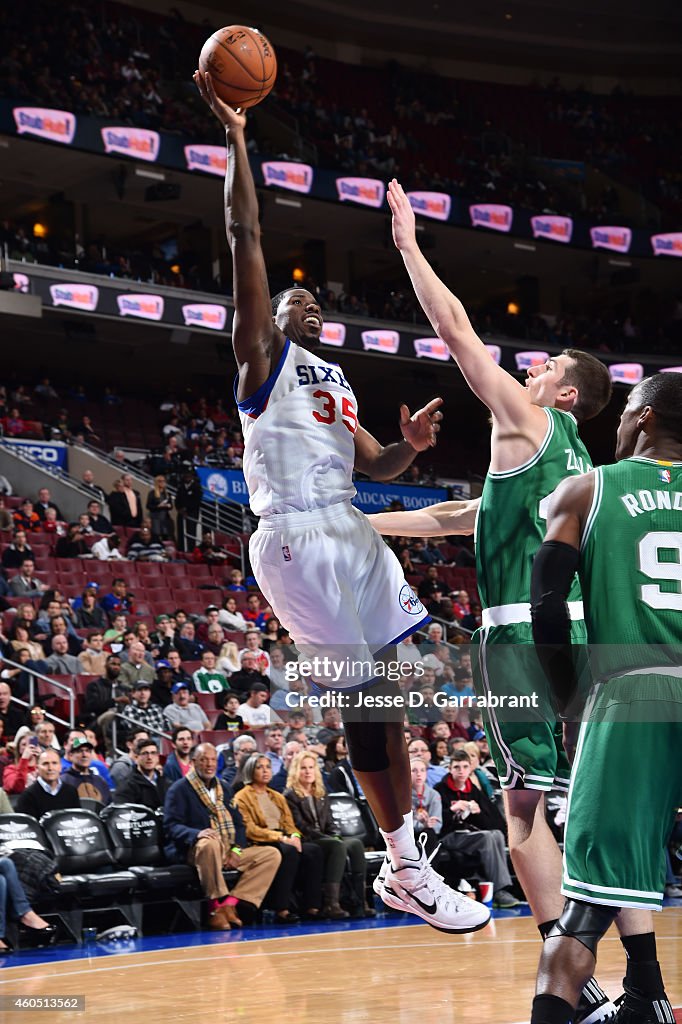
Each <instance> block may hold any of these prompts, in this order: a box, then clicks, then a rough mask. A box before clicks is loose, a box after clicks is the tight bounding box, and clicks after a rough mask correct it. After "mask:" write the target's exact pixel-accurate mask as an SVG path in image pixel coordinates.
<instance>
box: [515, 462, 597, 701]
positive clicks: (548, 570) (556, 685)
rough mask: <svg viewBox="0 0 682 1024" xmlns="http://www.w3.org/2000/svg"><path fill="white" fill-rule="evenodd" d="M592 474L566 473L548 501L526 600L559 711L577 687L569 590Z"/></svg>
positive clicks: (574, 570) (574, 693)
mask: <svg viewBox="0 0 682 1024" xmlns="http://www.w3.org/2000/svg"><path fill="white" fill-rule="evenodd" d="M593 481H594V474H593V473H586V474H584V475H583V476H577V477H570V478H569V479H567V480H564V482H563V483H561V484H560V485H559V487H558V488H557V490H556V491H555V493H554V495H553V496H552V499H551V501H550V505H549V513H548V516H547V533H546V535H545V541H544V543H543V544H542V546H541V547H540V549H539V551H538V553H537V554H536V556H535V559H534V560H533V572H532V576H531V587H530V600H531V619H532V623H533V640H534V641H535V645H536V650H537V654H538V658H539V659H540V663H541V665H542V667H543V669H544V672H545V675H546V676H547V678H548V679H549V682H550V686H551V688H552V693H553V695H554V697H555V699H556V702H557V706H558V708H559V711H560V713H561V714H562V715H566V714H567V712H568V709H569V706H570V704H571V701H572V699H573V698H574V697H575V695H576V693H577V690H578V677H577V672H576V662H575V658H574V652H573V648H572V645H571V618H570V615H569V611H568V605H567V600H568V595H569V592H570V589H571V586H572V584H573V579H574V577H575V573H576V571H577V569H578V565H579V562H580V553H579V549H580V538H581V536H582V530H583V524H584V523H585V521H586V519H587V516H588V514H589V508H590V503H591V500H592V493H593V486H594V483H593Z"/></svg>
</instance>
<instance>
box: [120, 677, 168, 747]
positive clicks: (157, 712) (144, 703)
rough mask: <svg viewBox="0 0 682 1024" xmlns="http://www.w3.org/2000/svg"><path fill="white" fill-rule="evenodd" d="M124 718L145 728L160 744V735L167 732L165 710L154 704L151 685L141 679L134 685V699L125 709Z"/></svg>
mask: <svg viewBox="0 0 682 1024" xmlns="http://www.w3.org/2000/svg"><path fill="white" fill-rule="evenodd" d="M123 717H124V718H125V719H127V720H128V721H129V722H131V723H132V724H134V725H142V726H144V728H145V729H147V730H148V731H149V733H150V735H151V736H153V737H155V738H157V739H158V740H159V742H160V739H161V737H160V736H159V733H162V732H166V719H165V718H164V716H163V708H162V707H160V705H159V704H154V703H152V688H151V684H150V683H148V682H146V680H144V679H139V680H138V681H137V682H136V683H134V684H133V690H132V699H131V701H130V704H128V705H127V706H126V707H125V708H124V709H123Z"/></svg>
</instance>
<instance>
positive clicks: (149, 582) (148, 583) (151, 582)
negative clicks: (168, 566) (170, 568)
mask: <svg viewBox="0 0 682 1024" xmlns="http://www.w3.org/2000/svg"><path fill="white" fill-rule="evenodd" d="M140 580H141V582H142V583H143V584H144V589H145V590H146V591H147V592H149V591H150V590H167V589H168V587H169V585H170V584H169V583H168V582H166V580H165V578H164V577H163V576H154V575H149V574H148V573H142V574H141V575H140Z"/></svg>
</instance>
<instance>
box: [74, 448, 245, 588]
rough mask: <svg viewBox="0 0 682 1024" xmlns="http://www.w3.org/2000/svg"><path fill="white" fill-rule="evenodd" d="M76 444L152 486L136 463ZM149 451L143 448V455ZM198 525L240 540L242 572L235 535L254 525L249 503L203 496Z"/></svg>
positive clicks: (170, 491) (113, 466)
mask: <svg viewBox="0 0 682 1024" xmlns="http://www.w3.org/2000/svg"><path fill="white" fill-rule="evenodd" d="M75 447H77V448H80V449H82V450H83V451H86V452H88V454H90V455H92V456H94V457H95V458H98V459H100V460H101V461H102V462H104V463H106V465H108V466H109V467H111V468H112V469H115V470H116V471H117V472H119V473H121V474H123V473H129V474H130V476H131V477H132V478H133V479H134V480H139V481H140V483H143V484H145V486H147V487H150V488H151V487H153V486H154V478H153V477H152V476H150V474H149V473H147V472H145V470H143V469H142V468H140V467H138V466H136V465H135V464H128V463H126V465H125V466H122V465H121V463H120V462H117V461H116V459H113V458H112V457H111V456H110V455H107V454H106V453H105V452H103V451H101V450H100V449H99V448H94V447H93V446H92V445H89V444H87V443H83V444H79V445H76V446H75ZM148 454H149V453H148V452H147V451H145V455H148ZM168 492H169V494H170V495H171V496H172V497H173V499H175V497H176V495H177V488H174V487H170V486H169V488H168ZM197 522H198V523H199V526H200V527H201V528H203V529H210V530H218V531H219V532H220V533H227V534H229V535H230V536H234V537H235V538H236V539H238V540H239V544H240V556H239V560H240V563H241V565H240V568H241V570H242V572H243V571H244V545H243V544H242V542H241V538H239V537H238V534H241V533H251V532H252V531H253V528H254V518H253V516H252V513H251V510H250V509H249V507H248V505H241V504H240V503H239V502H237V501H231V500H230V499H229V498H225V499H221V500H220V501H218V500H215V501H209V500H208V499H204V500H203V501H202V502H201V505H200V508H199V519H198V520H197Z"/></svg>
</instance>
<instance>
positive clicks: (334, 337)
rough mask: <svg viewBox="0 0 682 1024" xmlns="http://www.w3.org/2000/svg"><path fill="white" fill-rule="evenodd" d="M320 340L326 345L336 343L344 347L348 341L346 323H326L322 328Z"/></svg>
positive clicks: (335, 344) (338, 346) (336, 345)
mask: <svg viewBox="0 0 682 1024" xmlns="http://www.w3.org/2000/svg"><path fill="white" fill-rule="evenodd" d="M320 341H321V342H322V343H323V344H324V345H334V346H335V347H336V348H343V346H344V344H345V341H346V325H345V324H334V323H326V324H325V325H324V327H323V328H322V334H321V335H320Z"/></svg>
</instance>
